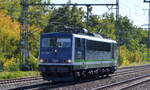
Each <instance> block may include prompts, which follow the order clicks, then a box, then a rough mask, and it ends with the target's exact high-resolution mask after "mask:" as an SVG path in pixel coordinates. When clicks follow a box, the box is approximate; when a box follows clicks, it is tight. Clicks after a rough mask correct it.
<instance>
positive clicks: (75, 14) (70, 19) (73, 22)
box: [44, 6, 85, 32]
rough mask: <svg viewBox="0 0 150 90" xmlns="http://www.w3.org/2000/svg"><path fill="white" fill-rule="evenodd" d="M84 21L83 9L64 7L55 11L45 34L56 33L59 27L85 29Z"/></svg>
mask: <svg viewBox="0 0 150 90" xmlns="http://www.w3.org/2000/svg"><path fill="white" fill-rule="evenodd" d="M83 19H84V11H83V10H82V8H77V7H76V6H73V7H68V6H63V7H60V8H58V9H54V10H53V12H52V15H51V17H50V19H49V22H48V25H47V26H46V28H45V29H44V32H55V31H57V29H58V25H67V26H73V27H85V24H84V22H83ZM54 23H55V24H54ZM56 24H58V25H56Z"/></svg>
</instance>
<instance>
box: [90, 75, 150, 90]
mask: <svg viewBox="0 0 150 90" xmlns="http://www.w3.org/2000/svg"><path fill="white" fill-rule="evenodd" d="M146 77H149V79H148V80H150V74H146V75H142V76H138V77H135V78H131V79H127V80H124V81H120V82H116V83H112V84H110V85H105V86H101V87H96V88H93V89H92V90H101V89H107V88H113V87H114V86H119V85H121V84H122V85H123V84H126V83H128V82H133V81H135V80H138V79H143V78H146Z"/></svg>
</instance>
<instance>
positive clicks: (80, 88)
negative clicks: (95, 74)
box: [53, 70, 150, 90]
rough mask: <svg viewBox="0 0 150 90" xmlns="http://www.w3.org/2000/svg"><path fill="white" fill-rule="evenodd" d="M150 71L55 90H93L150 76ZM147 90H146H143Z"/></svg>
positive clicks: (55, 89)
mask: <svg viewBox="0 0 150 90" xmlns="http://www.w3.org/2000/svg"><path fill="white" fill-rule="evenodd" d="M149 73H150V71H146V70H145V71H142V72H135V73H130V74H128V75H119V76H113V77H110V78H105V79H100V80H95V81H90V82H84V83H77V84H74V85H68V86H64V87H58V88H54V89H53V90H91V89H93V88H96V87H100V86H104V85H108V84H112V83H115V82H119V81H123V80H126V79H130V78H134V77H137V76H141V75H144V74H149ZM141 90H145V89H141Z"/></svg>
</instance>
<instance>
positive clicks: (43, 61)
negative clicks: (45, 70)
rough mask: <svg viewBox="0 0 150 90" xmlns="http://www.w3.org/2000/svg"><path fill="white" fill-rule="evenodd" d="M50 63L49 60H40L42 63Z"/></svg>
mask: <svg viewBox="0 0 150 90" xmlns="http://www.w3.org/2000/svg"><path fill="white" fill-rule="evenodd" d="M47 62H48V59H41V60H40V63H47Z"/></svg>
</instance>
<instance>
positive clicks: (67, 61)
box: [64, 59, 72, 63]
mask: <svg viewBox="0 0 150 90" xmlns="http://www.w3.org/2000/svg"><path fill="white" fill-rule="evenodd" d="M64 62H65V63H71V62H72V61H71V60H70V59H68V60H64Z"/></svg>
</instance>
